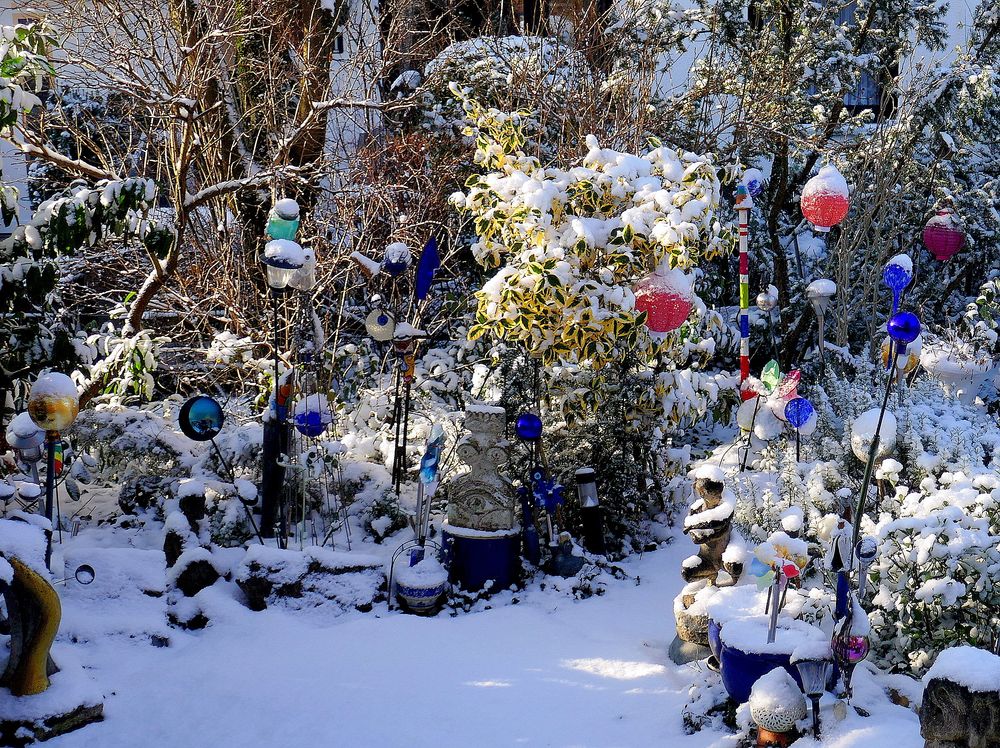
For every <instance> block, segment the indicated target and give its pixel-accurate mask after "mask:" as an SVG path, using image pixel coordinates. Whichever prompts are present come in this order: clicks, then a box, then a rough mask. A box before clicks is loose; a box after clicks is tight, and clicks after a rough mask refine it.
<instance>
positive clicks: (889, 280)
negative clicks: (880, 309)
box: [882, 262, 913, 312]
mask: <svg viewBox="0 0 1000 748" xmlns="http://www.w3.org/2000/svg"><path fill="white" fill-rule="evenodd" d="M882 280H883V281H885V285H887V286H888V287H889V290H890V291H892V311H893V312H895V311H896V310H898V309H899V300H900V297H901V296H902V295H903V291H904V290H905V289H906V287H907V286H908V285H910V283H911V282H912V281H913V276H912V275H910V273H909V272H908V271H907V270H906V268H904V267H903V266H902V265H897V264H896V263H894V262H890V263H889V264H888V265H886V266H885V270H883V271H882Z"/></svg>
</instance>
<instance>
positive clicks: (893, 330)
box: [885, 312, 920, 345]
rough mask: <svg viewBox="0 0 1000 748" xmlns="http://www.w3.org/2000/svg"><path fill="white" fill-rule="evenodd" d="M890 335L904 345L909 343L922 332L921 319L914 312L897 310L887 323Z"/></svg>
mask: <svg viewBox="0 0 1000 748" xmlns="http://www.w3.org/2000/svg"><path fill="white" fill-rule="evenodd" d="M885 329H886V330H887V331H888V333H889V337H890V338H892V339H893V340H895V341H896V342H897V343H900V344H902V345H909V344H910V343H912V342H913V341H914V340H916V339H917V336H918V335H919V334H920V320H919V319H918V318H917V315H915V314H914V313H913V312H896V314H894V315H892V316H891V317H890V318H889V321H888V322H887V323H886V325H885Z"/></svg>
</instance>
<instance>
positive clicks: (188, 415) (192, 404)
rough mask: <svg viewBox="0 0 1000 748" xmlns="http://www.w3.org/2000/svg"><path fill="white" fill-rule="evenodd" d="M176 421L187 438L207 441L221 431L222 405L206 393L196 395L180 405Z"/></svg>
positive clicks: (223, 418) (222, 419)
mask: <svg viewBox="0 0 1000 748" xmlns="http://www.w3.org/2000/svg"><path fill="white" fill-rule="evenodd" d="M177 422H178V423H179V424H180V427H181V431H182V432H183V433H184V436H186V437H187V438H188V439H193V440H194V441H196V442H207V441H209V440H210V439H214V438H215V437H216V436H218V434H219V432H220V431H222V424H223V423H224V422H225V416H224V415H223V413H222V406H221V405H219V403H217V402H216V401H215V400H213V399H212V398H210V397H208V396H207V395H196V396H195V397H192V398H191V399H190V400H188V401H187V402H186V403H184V405H183V406H181V411H180V413H178V414H177Z"/></svg>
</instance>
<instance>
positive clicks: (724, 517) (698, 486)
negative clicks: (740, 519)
mask: <svg viewBox="0 0 1000 748" xmlns="http://www.w3.org/2000/svg"><path fill="white" fill-rule="evenodd" d="M723 477H724V475H723V473H722V471H721V470H719V469H718V468H710V467H706V468H702V469H701V470H699V472H698V474H697V476H696V477H695V481H694V493H695V496H697V497H698V498H697V500H696V501H695V502H694V504H692V505H691V509H690V510H689V511H688V516H687V518H685V520H684V532H685V533H686V534H687V535H689V536H690V537H691V540H693V541H694V542H695V543H698V545H699V548H698V555H697V556H691V557H689V558H688V559H687V560H685V561H684V566H683V567H682V568H681V576H682V577H683V578H684V581H685V582H688V583H690V582H694V581H697V580H699V579H706V580H708V581H709V583H711V584H714V585H716V586H720V587H726V586H729V585H732V584H734V583H735V581H736V580H737V579H739V576H740V574H742V573H743V568H742V566H743V565H742V564H730V565H727V564H726V563H724V561H723V558H722V555H723V554H724V553H725V551H726V548H727V546H728V545H729V539H730V537H731V535H732V523H733V510H734V509H735V507H734V506H733V504H732V502H730V501H726V500H725V498H724V496H723V491H724V490H725V484H724V483H723V480H722V479H723ZM727 566H732V567H733V568H727ZM720 571H724V572H725V576H724V577H723V578H722V579H721V580H720V578H719V576H720V574H719V572H720Z"/></svg>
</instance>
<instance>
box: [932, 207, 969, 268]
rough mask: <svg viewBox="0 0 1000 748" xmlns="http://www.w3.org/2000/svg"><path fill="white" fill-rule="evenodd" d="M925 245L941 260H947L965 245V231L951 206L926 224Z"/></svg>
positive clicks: (939, 212) (935, 257)
mask: <svg viewBox="0 0 1000 748" xmlns="http://www.w3.org/2000/svg"><path fill="white" fill-rule="evenodd" d="M924 245H925V246H926V247H927V249H929V250H930V251H931V254H932V255H934V259H936V260H940V261H941V262H947V261H948V260H950V259H951V257H952V255H954V254H955V253H956V252H958V251H959V250H960V249H961V248H962V247H964V246H965V232H964V231H962V229H961V227H960V226H959V225H958V221H957V220H956V219H955V212H954V211H953V210H952V209H951V208H942V209H941V210H939V211H938V212H937V215H936V216H934V217H933V218H931V220H929V221H928V222H927V224H926V225H925V226H924Z"/></svg>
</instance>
